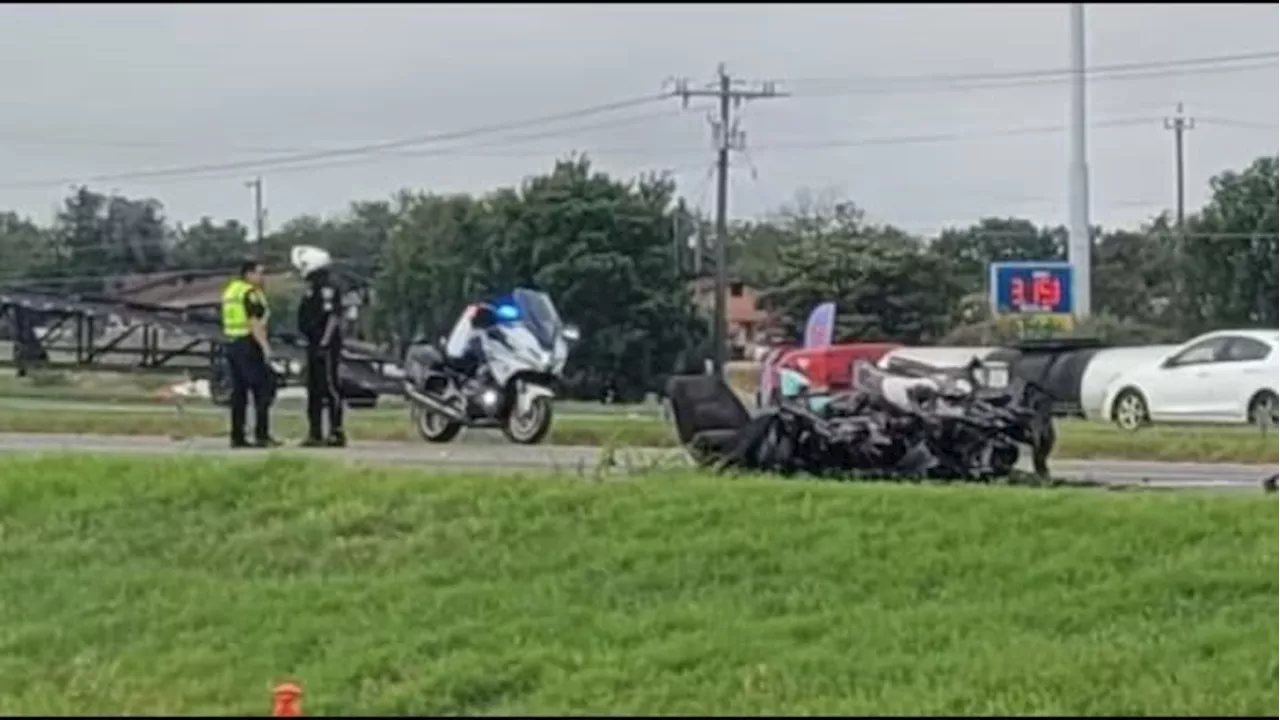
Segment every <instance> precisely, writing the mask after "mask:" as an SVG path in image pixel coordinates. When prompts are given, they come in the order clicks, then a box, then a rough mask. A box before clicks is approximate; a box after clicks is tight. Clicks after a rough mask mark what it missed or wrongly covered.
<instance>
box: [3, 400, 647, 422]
mask: <svg viewBox="0 0 1280 720" xmlns="http://www.w3.org/2000/svg"><path fill="white" fill-rule="evenodd" d="M303 404H304V403H303V400H302V399H301V398H285V399H282V400H277V401H276V404H275V405H274V406H273V408H274V411H286V412H287V411H290V410H298V411H301V410H302V407H303ZM176 407H177V404H176V403H174V402H120V403H112V402H95V401H87V400H61V399H51V398H50V399H46V398H12V397H0V412H4V411H23V410H28V411H58V412H82V413H141V414H144V415H146V414H151V415H154V414H155V413H158V412H170V411H173V410H174V409H175V408H176ZM183 412H187V413H191V414H192V415H226V414H227V409H226V408H222V407H217V406H215V405H212V404H210V403H209V401H208V400H203V399H198V400H190V401H187V402H185V403H183ZM350 412H351V413H354V414H356V415H357V416H359V415H368V414H373V415H378V416H384V415H388V414H391V415H395V414H399V415H401V416H402V417H404V418H406V422H408V419H407V418H408V416H409V410H408V406H407V405H406V404H405V403H402V402H395V403H388V402H385V401H384V402H382V403H379V405H378V407H376V408H360V409H352V410H350ZM556 417H561V418H577V419H586V420H590V419H604V420H606V421H613V420H623V419H629V420H653V419H657V418H661V417H662V415H661V410H660V409H659V408H658V406H656V405H639V406H612V407H611V406H608V405H601V404H599V403H584V402H577V403H575V402H569V401H565V402H558V403H557V407H556Z"/></svg>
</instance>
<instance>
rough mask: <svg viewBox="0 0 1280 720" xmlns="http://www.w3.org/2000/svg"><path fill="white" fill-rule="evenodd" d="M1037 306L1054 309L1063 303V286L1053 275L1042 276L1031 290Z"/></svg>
mask: <svg viewBox="0 0 1280 720" xmlns="http://www.w3.org/2000/svg"><path fill="white" fill-rule="evenodd" d="M1031 294H1032V296H1033V297H1034V299H1035V304H1036V305H1039V306H1040V307H1043V308H1054V307H1057V306H1058V303H1060V302H1062V285H1061V283H1059V282H1058V278H1056V277H1053V276H1052V275H1041V276H1039V277H1037V278H1036V279H1035V281H1034V282H1033V285H1032V288H1031Z"/></svg>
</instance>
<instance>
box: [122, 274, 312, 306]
mask: <svg viewBox="0 0 1280 720" xmlns="http://www.w3.org/2000/svg"><path fill="white" fill-rule="evenodd" d="M229 279H230V278H229V277H228V276H227V275H222V274H219V275H209V274H207V273H192V272H181V271H178V272H160V273H146V274H139V275H130V276H127V277H125V278H122V279H121V280H120V281H119V282H117V283H116V286H115V287H114V288H109V290H110V291H111V294H112V295H114V296H116V297H118V298H120V299H121V300H129V301H132V302H137V303H144V304H147V305H160V306H163V307H171V308H176V309H181V308H187V307H194V306H199V305H216V304H218V303H219V302H221V301H222V290H223V288H225V287H226V285H227V281H228V280H229ZM266 279H267V283H268V285H270V284H274V283H275V282H285V281H287V280H288V279H289V274H288V273H275V274H270V275H267V278H266Z"/></svg>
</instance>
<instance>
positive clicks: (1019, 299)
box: [1009, 277, 1027, 308]
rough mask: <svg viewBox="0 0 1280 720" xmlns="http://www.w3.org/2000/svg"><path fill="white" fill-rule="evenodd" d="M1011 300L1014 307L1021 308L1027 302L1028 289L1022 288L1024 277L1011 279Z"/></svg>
mask: <svg viewBox="0 0 1280 720" xmlns="http://www.w3.org/2000/svg"><path fill="white" fill-rule="evenodd" d="M1009 302H1010V303H1011V304H1012V305H1013V307H1014V308H1020V307H1022V306H1023V305H1025V304H1026V302H1027V297H1026V291H1025V290H1023V289H1022V278H1020V277H1016V278H1013V279H1012V280H1010V281H1009Z"/></svg>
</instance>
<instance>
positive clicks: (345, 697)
mask: <svg viewBox="0 0 1280 720" xmlns="http://www.w3.org/2000/svg"><path fill="white" fill-rule="evenodd" d="M0 478H2V480H0V508H3V510H4V512H3V517H4V523H3V526H0V528H2V531H3V538H4V541H3V543H0V564H2V566H3V567H4V572H3V573H0V597H3V598H4V602H3V603H0V620H2V622H0V714H5V715H17V714H47V715H60V714H61V715H87V714H100V715H123V714H148V715H193V714H204V715H261V714H266V713H267V711H268V710H269V707H270V699H269V688H270V687H271V685H272V684H273V683H275V682H277V681H280V680H282V679H295V680H298V681H300V682H301V683H302V684H303V685H304V687H305V689H306V696H305V698H304V710H305V711H306V712H307V713H308V714H313V715H319V714H346V715H358V714H365V713H368V714H374V715H378V714H439V715H448V714H534V715H555V714H562V713H563V714H578V715H581V714H642V715H646V714H647V715H653V714H690V715H706V714H746V715H760V714H775V713H778V714H787V715H792V716H797V715H817V714H829V715H842V714H849V715H894V714H898V715H909V714H920V715H925V714H939V715H1003V714H1008V715H1030V714H1054V715H1073V714H1081V715H1107V716H1112V715H1116V716H1126V715H1203V716H1214V715H1266V714H1269V713H1271V712H1273V711H1274V710H1275V707H1276V697H1277V689H1278V688H1277V662H1276V658H1277V642H1276V638H1277V606H1276V597H1277V592H1278V587H1277V576H1276V566H1277V535H1276V522H1275V518H1276V505H1275V499H1274V498H1267V497H1260V496H1247V497H1245V496H1221V495H1199V494H1194V493H1149V494H1140V493H1100V492H1089V491H1078V490H1077V491H1061V490H1060V491H1043V490H1042V491H1032V490H1013V489H1007V488H1004V489H998V488H985V489H980V488H979V489H972V488H970V489H963V488H944V487H929V486H887V487H877V486H868V485H853V484H848V485H843V484H842V485H827V484H820V483H799V482H779V481H767V480H758V479H737V480H734V479H727V478H719V479H713V478H706V477H700V476H697V475H692V474H658V475H653V476H649V477H645V478H641V479H638V480H631V481H617V482H587V481H573V480H566V479H556V478H549V477H543V478H537V479H534V478H515V477H483V476H471V477H467V476H448V475H440V474H425V473H413V472H408V471H392V470H373V469H360V468H352V467H346V466H343V465H341V464H338V463H328V464H326V463H308V462H304V461H301V460H295V459H285V458H278V457H276V458H269V459H265V460H264V459H245V460H224V461H221V462H211V461H208V460H197V459H160V458H150V459H129V458H121V457H94V456H74V455H70V456H55V457H46V458H15V457H12V456H10V457H4V458H0Z"/></svg>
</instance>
